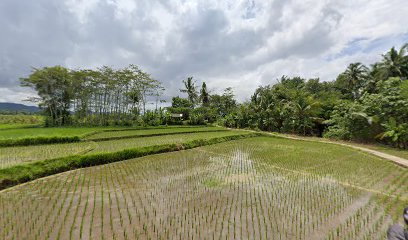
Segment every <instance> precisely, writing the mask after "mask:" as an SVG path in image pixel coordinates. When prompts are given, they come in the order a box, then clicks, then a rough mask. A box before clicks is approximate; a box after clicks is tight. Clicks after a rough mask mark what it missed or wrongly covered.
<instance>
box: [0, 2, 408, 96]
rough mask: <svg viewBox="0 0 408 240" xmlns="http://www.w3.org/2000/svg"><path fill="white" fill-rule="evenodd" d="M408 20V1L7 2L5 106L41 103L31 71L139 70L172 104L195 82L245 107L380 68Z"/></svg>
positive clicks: (1, 44)
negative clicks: (31, 98) (298, 82)
mask: <svg viewBox="0 0 408 240" xmlns="http://www.w3.org/2000/svg"><path fill="white" fill-rule="evenodd" d="M406 12H408V4H407V3H406V0H356V1H335V0H270V1H266V0H238V1H232V0H225V1H220V0H195V1H185V0H65V2H60V1H58V2H55V1H51V0H38V1H36V2H35V4H34V3H33V4H27V3H25V4H21V3H20V2H19V1H13V0H2V1H1V2H0V22H1V23H2V25H0V31H1V32H2V33H3V36H6V37H2V38H0V56H1V57H0V83H1V85H0V101H17V102H21V100H22V98H23V97H26V95H30V94H31V92H30V91H28V90H27V89H22V88H18V87H17V86H18V84H19V83H18V78H19V77H23V76H26V75H27V74H29V72H30V67H31V66H35V67H42V66H52V65H57V64H62V65H65V66H68V67H72V68H78V67H84V68H88V67H89V68H94V67H97V66H101V65H112V66H116V67H123V66H126V65H128V64H130V63H133V64H138V65H140V66H141V67H142V68H143V69H145V70H147V71H148V72H150V73H152V75H153V76H154V77H155V78H156V79H158V80H160V81H162V82H163V83H164V85H165V86H166V88H167V89H168V90H167V92H166V95H167V96H171V95H175V94H179V92H178V89H179V88H180V87H181V80H182V79H184V78H185V77H187V76H191V75H192V76H194V77H195V78H196V79H198V80H200V81H207V83H208V84H207V85H208V86H209V87H210V88H211V89H214V91H219V92H220V91H222V89H223V88H225V87H227V86H232V87H233V88H234V90H235V91H236V94H237V96H238V98H239V99H240V100H245V99H248V98H249V96H250V95H251V94H252V93H253V91H254V90H255V88H256V87H257V86H259V85H261V84H262V85H265V84H271V83H273V82H274V81H275V80H276V79H277V78H279V77H280V76H282V75H290V76H293V75H301V76H305V77H320V78H321V79H322V80H333V79H334V78H335V77H336V75H337V74H339V73H340V72H341V71H342V70H343V69H344V68H345V67H346V65H347V64H348V63H350V62H354V61H360V62H363V63H366V64H370V63H373V62H374V61H378V60H379V59H380V54H381V53H382V52H384V51H386V50H387V49H388V48H390V47H391V46H394V45H396V46H399V45H401V44H402V43H404V42H406V41H408V25H407V24H404V23H405V20H406V16H405V15H406ZM11 89H13V90H11ZM11 92H13V93H15V94H11Z"/></svg>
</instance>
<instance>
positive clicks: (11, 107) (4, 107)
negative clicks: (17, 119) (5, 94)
mask: <svg viewBox="0 0 408 240" xmlns="http://www.w3.org/2000/svg"><path fill="white" fill-rule="evenodd" d="M6 111H9V112H30V113H35V112H38V111H40V109H39V108H38V107H36V106H27V105H24V104H20V103H9V102H0V112H6Z"/></svg>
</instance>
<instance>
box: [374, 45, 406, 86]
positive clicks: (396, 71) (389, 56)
mask: <svg viewBox="0 0 408 240" xmlns="http://www.w3.org/2000/svg"><path fill="white" fill-rule="evenodd" d="M407 51H408V43H407V44H404V45H403V46H402V47H401V49H400V50H399V51H397V50H396V49H395V48H394V47H392V48H391V49H390V51H388V52H387V53H386V54H384V55H382V56H383V60H382V62H381V63H380V67H381V70H382V71H381V73H382V77H383V79H387V78H390V77H401V78H403V79H406V78H407V77H408V55H407Z"/></svg>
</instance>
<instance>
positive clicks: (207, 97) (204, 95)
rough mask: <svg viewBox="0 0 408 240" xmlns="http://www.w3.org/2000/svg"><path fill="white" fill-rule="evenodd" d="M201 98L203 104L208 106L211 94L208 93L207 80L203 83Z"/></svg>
mask: <svg viewBox="0 0 408 240" xmlns="http://www.w3.org/2000/svg"><path fill="white" fill-rule="evenodd" d="M200 99H201V104H202V105H203V106H207V105H208V103H209V102H210V94H209V93H208V90H207V84H206V83H205V82H203V85H202V86H201V91H200Z"/></svg>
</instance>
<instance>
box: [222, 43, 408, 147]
mask: <svg viewBox="0 0 408 240" xmlns="http://www.w3.org/2000/svg"><path fill="white" fill-rule="evenodd" d="M407 49H408V44H406V45H404V46H403V47H402V48H401V49H400V50H399V51H397V50H395V48H392V49H391V50H390V51H389V52H387V53H386V54H385V55H383V59H382V61H381V62H378V63H375V64H373V65H372V66H371V67H370V68H369V67H366V66H364V65H363V64H361V63H352V64H350V65H349V66H348V67H347V69H346V70H345V71H344V72H343V73H341V74H340V75H339V76H338V77H337V79H336V81H333V82H320V81H319V79H309V80H306V79H303V78H301V77H293V78H289V77H285V76H283V77H282V78H281V79H280V80H279V81H278V83H277V84H275V85H269V86H265V87H259V88H258V89H257V90H256V91H255V93H254V94H253V95H252V97H251V100H250V101H249V102H247V103H244V104H241V105H239V106H238V107H237V108H235V110H234V111H233V112H232V113H230V114H228V115H227V116H226V117H225V118H224V119H223V121H224V125H226V126H229V127H238V128H247V127H248V128H256V129H261V130H266V131H276V132H282V133H292V134H301V135H314V136H325V137H328V138H336V139H342V140H356V141H362V142H373V141H379V142H382V143H385V144H388V145H391V146H394V147H398V148H408V121H407V119H408V111H407V109H408V94H407V92H408V82H407V78H408V54H407Z"/></svg>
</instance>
